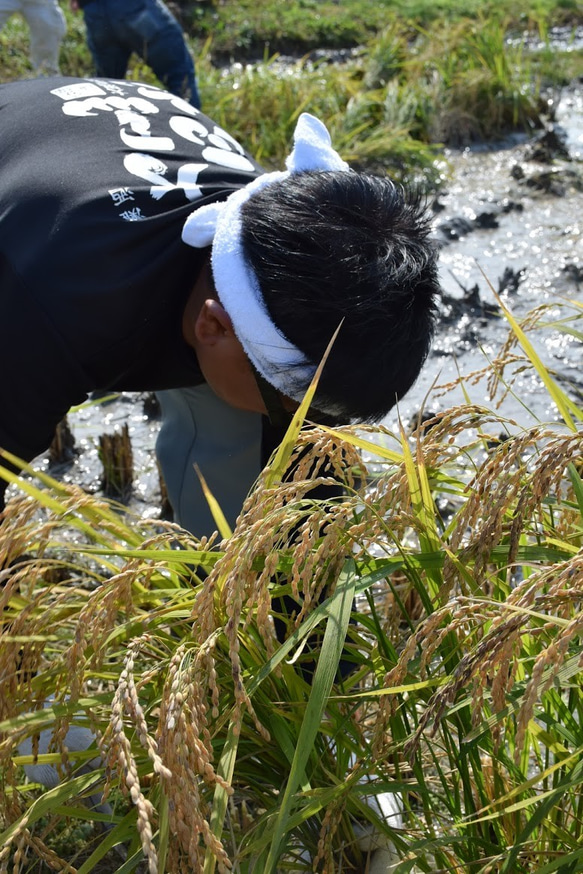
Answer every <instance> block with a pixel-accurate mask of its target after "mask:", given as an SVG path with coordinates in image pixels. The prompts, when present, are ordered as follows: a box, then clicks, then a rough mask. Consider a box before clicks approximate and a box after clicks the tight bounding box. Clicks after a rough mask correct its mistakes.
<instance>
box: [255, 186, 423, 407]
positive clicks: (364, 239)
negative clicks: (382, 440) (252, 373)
mask: <svg viewBox="0 0 583 874" xmlns="http://www.w3.org/2000/svg"><path fill="white" fill-rule="evenodd" d="M241 215H242V243H243V251H244V255H245V258H246V259H247V261H248V263H249V264H250V266H251V267H252V269H253V271H254V273H255V275H256V277H257V280H258V282H259V286H260V288H261V292H262V295H263V299H264V301H265V305H266V307H267V309H268V311H269V314H270V316H271V318H272V319H273V321H274V322H275V324H276V325H277V326H278V328H279V329H280V331H281V332H282V333H283V334H284V335H285V336H286V337H287V339H288V340H289V341H290V342H292V343H293V344H294V345H295V346H297V347H298V349H300V350H301V351H302V352H303V353H304V355H306V356H307V358H308V359H309V360H310V361H311V362H313V363H314V364H318V363H319V362H320V360H321V358H322V356H323V354H324V352H325V349H326V347H327V345H328V343H329V342H330V339H331V337H332V335H333V334H334V332H335V331H336V329H337V328H338V325H339V324H340V322H342V326H341V328H340V332H339V334H338V337H337V338H336V341H335V343H334V346H333V348H332V351H331V353H330V356H329V358H328V360H327V362H326V364H325V366H324V371H323V373H322V377H321V379H320V382H319V384H318V389H317V393H316V397H315V400H314V406H315V407H316V408H318V403H320V405H321V407H322V408H323V409H326V408H327V409H334V411H335V414H336V418H337V420H338V421H344V422H348V421H360V422H374V421H378V420H379V419H381V418H383V416H385V415H386V414H387V412H388V411H389V410H390V409H391V407H392V406H393V405H394V404H395V402H396V401H397V400H398V399H399V398H401V397H403V395H404V394H405V393H406V392H407V391H408V390H409V388H410V387H411V386H412V384H413V383H414V382H415V380H416V378H417V376H418V374H419V371H420V369H421V366H422V365H423V362H424V361H425V358H426V357H427V354H428V351H429V347H430V343H431V339H432V337H433V332H434V327H435V320H436V298H437V296H438V294H439V291H440V289H439V283H438V278H437V263H436V262H437V251H438V250H437V246H436V244H435V243H434V242H433V241H432V240H431V239H430V222H429V216H428V211H427V208H426V206H425V205H424V203H423V199H422V197H421V196H420V195H419V194H418V193H411V194H409V195H406V192H405V189H404V188H403V187H401V186H397V185H395V184H394V183H393V182H392V181H391V180H389V179H388V178H383V177H381V176H372V175H368V174H364V173H356V172H352V171H350V172H343V171H325V172H305V173H298V174H293V175H291V176H289V177H287V178H286V179H284V180H281V181H278V182H275V183H273V184H271V185H268V186H266V187H265V188H263V189H261V190H260V191H258V192H256V193H255V194H253V196H252V197H250V198H249V200H248V201H247V202H246V203H245V204H244V205H243V207H242V210H241Z"/></svg>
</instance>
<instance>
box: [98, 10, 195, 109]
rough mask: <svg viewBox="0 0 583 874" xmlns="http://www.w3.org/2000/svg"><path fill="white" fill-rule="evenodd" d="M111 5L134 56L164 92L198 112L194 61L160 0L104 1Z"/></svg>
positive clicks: (179, 30)
mask: <svg viewBox="0 0 583 874" xmlns="http://www.w3.org/2000/svg"><path fill="white" fill-rule="evenodd" d="M108 2H109V5H110V8H111V4H113V3H115V4H116V8H117V10H118V12H117V16H118V21H119V26H120V27H123V29H124V35H125V39H126V40H127V41H128V43H131V45H132V49H133V51H134V52H136V54H138V55H140V57H141V58H143V60H144V61H145V62H146V63H147V64H148V66H149V67H150V68H151V69H152V71H153V72H154V73H155V75H156V76H157V77H158V79H159V80H160V82H162V84H163V85H164V87H165V88H167V89H168V91H171V92H172V93H173V94H177V95H178V96H179V97H183V98H184V99H185V100H187V101H188V102H189V103H190V104H192V106H195V107H196V108H197V109H200V97H199V93H198V87H197V83H196V74H195V69H194V61H193V59H192V56H191V54H190V52H189V50H188V46H187V45H186V42H185V39H184V34H183V33H182V29H181V27H180V25H179V23H178V21H177V20H176V18H174V16H173V15H172V13H171V12H170V10H169V9H168V8H167V7H166V6H165V5H164V3H162V2H161V0H133V2H132V0H124V2H121V3H120V2H119V0H108Z"/></svg>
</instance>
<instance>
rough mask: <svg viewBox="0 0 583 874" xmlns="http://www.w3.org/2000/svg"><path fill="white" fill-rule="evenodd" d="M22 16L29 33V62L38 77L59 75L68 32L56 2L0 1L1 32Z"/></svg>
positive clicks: (53, 0)
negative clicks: (65, 37)
mask: <svg viewBox="0 0 583 874" xmlns="http://www.w3.org/2000/svg"><path fill="white" fill-rule="evenodd" d="M16 12H20V14H21V15H22V17H23V18H24V19H25V21H26V23H27V24H28V27H29V29H30V62H31V64H32V68H33V70H34V72H35V74H36V75H37V76H57V75H58V74H59V51H60V48H61V42H62V40H63V37H64V36H65V33H66V32H67V24H66V21H65V16H64V14H63V10H62V9H61V7H60V6H59V4H58V3H57V0H0V30H1V29H2V28H3V27H4V25H5V24H6V22H7V21H8V19H9V18H10V16H11V15H14V13H16Z"/></svg>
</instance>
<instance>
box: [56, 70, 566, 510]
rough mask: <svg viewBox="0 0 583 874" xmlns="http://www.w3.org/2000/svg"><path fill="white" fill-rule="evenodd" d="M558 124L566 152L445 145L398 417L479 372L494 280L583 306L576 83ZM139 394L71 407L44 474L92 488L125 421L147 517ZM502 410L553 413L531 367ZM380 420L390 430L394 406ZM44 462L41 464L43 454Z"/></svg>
mask: <svg viewBox="0 0 583 874" xmlns="http://www.w3.org/2000/svg"><path fill="white" fill-rule="evenodd" d="M556 124H558V125H560V126H561V128H562V129H563V131H564V146H565V147H566V154H568V157H566V154H565V155H563V156H561V155H560V154H558V155H557V154H556V152H555V154H554V155H553V156H549V155H547V156H546V159H545V156H544V155H542V158H543V159H544V160H541V155H539V156H538V158H537V157H536V155H533V145H532V143H528V142H527V141H526V139H524V138H523V139H521V138H514V139H513V140H512V141H509V142H506V143H504V144H501V145H500V146H499V147H496V148H494V149H484V148H473V149H466V150H464V151H457V152H456V151H448V152H447V153H446V154H445V156H444V158H445V161H444V168H443V170H444V173H446V172H447V173H448V177H449V182H448V185H447V188H446V190H445V191H444V193H442V194H441V195H440V196H439V198H438V200H437V202H436V205H435V233H436V236H437V237H438V238H439V240H440V241H441V243H442V250H441V256H440V265H441V267H440V269H441V280H442V284H443V289H444V301H443V305H442V308H441V309H442V316H441V322H440V327H439V331H438V334H437V337H436V342H435V346H434V350H433V353H432V355H431V357H430V359H429V361H428V362H427V365H426V367H425V369H424V371H423V374H422V376H421V377H420V379H419V380H418V382H417V384H416V385H415V387H414V388H413V389H412V391H411V392H410V393H409V395H408V396H407V398H405V399H404V401H403V402H402V403H401V405H400V411H399V412H400V415H401V418H402V419H403V420H405V421H407V420H408V419H409V418H410V417H411V416H412V415H414V414H416V413H417V412H418V410H419V409H420V407H421V406H422V404H424V403H425V405H426V407H427V408H428V409H430V410H439V409H440V408H444V407H447V406H451V404H452V403H457V402H461V400H462V393H461V390H457V391H454V392H453V393H451V394H450V395H448V397H447V398H440V397H438V396H437V395H436V393H435V392H434V393H433V395H432V396H431V397H430V398H429V399H428V400H426V395H427V392H428V390H429V388H430V386H431V385H432V384H433V383H434V382H435V381H437V382H438V383H444V382H449V381H451V380H454V379H455V378H456V376H457V372H458V370H459V371H460V372H461V373H463V374H467V373H470V372H472V371H475V370H478V369H481V368H482V367H483V366H484V364H485V360H486V359H485V356H489V355H493V354H495V353H496V351H497V350H498V348H499V347H500V344H501V342H502V340H503V337H504V336H505V334H506V331H507V328H506V324H505V322H504V320H503V319H501V318H500V317H499V311H498V307H497V304H496V300H495V296H494V294H493V292H492V288H493V289H494V290H495V291H497V292H498V291H499V292H500V295H501V298H502V300H503V301H504V303H505V304H506V305H507V306H508V307H509V308H510V309H511V310H512V312H513V313H514V314H515V315H516V316H518V317H522V316H524V315H525V314H526V313H528V312H529V311H530V310H532V309H533V308H534V307H536V306H538V305H541V304H553V303H556V302H557V301H559V300H560V299H562V298H571V299H573V300H577V301H579V302H582V303H583V87H579V88H578V90H571V91H569V92H568V93H565V94H564V95H563V96H562V98H561V101H560V104H559V106H558V110H557V119H556ZM537 185H538V186H539V187H536V186H537ZM536 345H537V349H538V351H539V353H540V354H541V357H542V358H543V359H544V360H545V362H546V363H547V364H548V365H549V366H551V367H552V368H553V369H554V370H556V372H557V374H558V375H559V377H560V378H569V379H572V380H575V382H576V383H578V385H579V386H580V387H581V388H583V373H582V372H581V371H582V360H581V359H582V355H581V344H580V343H579V342H577V341H576V340H575V339H574V338H573V337H569V336H568V335H565V334H560V333H558V332H556V331H555V332H552V331H550V332H547V333H546V334H545V335H544V336H542V337H541V338H539V339H538V340H537V343H536ZM469 390H470V395H471V398H472V400H473V401H475V402H476V403H481V404H484V405H486V406H492V405H493V402H492V401H491V399H489V398H488V396H487V393H486V387H485V385H483V384H478V385H477V386H473V387H471V388H470V389H469ZM143 402H144V396H140V395H132V394H124V395H122V396H121V397H119V398H118V399H117V400H115V401H114V402H111V403H107V404H104V405H101V406H91V407H88V408H86V409H83V410H81V411H79V412H77V413H75V414H73V415H70V417H69V422H70V425H71V427H72V429H73V432H74V435H75V438H76V445H77V450H78V453H77V455H76V457H75V459H74V461H73V462H72V463H70V464H68V465H65V466H61V467H60V468H53V470H52V472H53V473H54V474H56V475H58V476H59V477H62V478H64V479H67V480H70V481H73V482H76V483H78V484H80V485H82V486H83V487H84V488H85V489H87V490H89V491H92V492H99V490H100V476H101V466H100V463H99V461H98V457H97V449H96V446H97V442H98V438H99V435H100V434H102V433H104V432H106V433H112V432H113V431H115V430H116V429H119V428H120V427H121V426H122V424H123V423H124V422H127V423H128V425H129V429H130V435H131V439H132V447H133V452H134V466H135V472H136V477H135V487H134V495H133V498H132V500H131V506H132V508H133V509H135V510H136V511H137V512H140V513H143V514H147V515H149V516H154V517H155V516H157V514H158V507H159V480H158V473H157V468H156V463H155V458H154V452H153V447H154V442H155V437H156V434H157V431H158V428H159V422H158V421H157V420H156V419H155V418H152V417H151V415H149V414H148V412H147V410H145V409H144V403H143ZM502 412H503V413H504V414H505V415H507V416H510V417H512V418H514V419H515V420H516V421H517V422H518V423H519V424H520V425H526V424H530V423H532V422H533V420H534V419H537V418H538V419H540V420H543V421H548V420H553V419H556V418H557V414H556V411H555V409H554V408H553V406H552V405H551V404H549V401H548V397H547V395H546V393H545V391H544V389H542V387H541V384H540V382H539V380H538V379H536V378H534V377H530V376H529V377H523V378H522V379H521V380H520V381H519V382H518V384H517V386H516V396H514V397H513V396H510V397H508V398H507V400H506V402H505V404H504V406H503V408H502ZM385 424H386V425H387V426H388V427H390V428H395V429H396V426H397V415H396V413H392V414H391V415H390V416H389V417H388V418H387V420H386V422H385ZM41 464H42V466H43V467H44V468H45V469H47V467H48V462H47V460H46V459H44V460H43V461H42V462H41Z"/></svg>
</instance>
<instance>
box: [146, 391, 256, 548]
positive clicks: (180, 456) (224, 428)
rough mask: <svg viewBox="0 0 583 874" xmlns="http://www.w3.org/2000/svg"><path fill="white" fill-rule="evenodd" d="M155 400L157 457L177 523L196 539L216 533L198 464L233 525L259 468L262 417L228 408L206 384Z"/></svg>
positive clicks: (165, 394) (169, 392)
mask: <svg viewBox="0 0 583 874" xmlns="http://www.w3.org/2000/svg"><path fill="white" fill-rule="evenodd" d="M157 397H158V400H159V401H160V407H161V410H162V428H161V430H160V434H159V435H158V440H157V442H156V453H157V455H158V461H159V463H160V468H161V471H162V475H163V477H164V482H165V484H166V488H167V490H168V497H169V499H170V503H171V504H172V508H173V510H174V517H175V521H176V522H178V524H179V525H181V526H182V527H183V528H186V529H187V530H188V531H190V532H191V533H192V534H194V535H195V536H196V537H202V536H203V535H207V536H208V535H210V534H211V533H212V532H213V531H215V530H216V525H215V523H214V520H213V518H212V514H211V512H210V510H209V507H208V504H207V501H206V498H205V496H204V494H203V491H202V489H201V485H200V480H199V478H198V475H197V473H196V471H195V469H194V465H195V464H196V465H197V466H198V468H199V470H200V472H201V474H202V475H203V477H204V479H205V481H206V483H207V485H208V487H209V489H210V490H211V492H212V494H213V495H214V497H215V498H216V500H217V501H218V503H219V506H220V507H221V510H222V511H223V513H224V515H225V517H226V519H227V521H228V522H229V524H230V525H231V526H234V524H235V520H236V519H237V516H238V515H239V513H240V512H241V507H242V505H243V501H244V500H245V498H246V497H247V495H248V493H249V491H250V489H251V487H252V485H253V483H254V482H255V480H256V479H257V476H258V475H259V473H260V470H261V418H262V417H261V416H260V415H259V414H258V413H248V412H245V411H244V410H236V409H234V408H233V407H230V406H229V405H228V404H226V403H225V402H224V401H221V400H220V399H219V398H218V397H217V396H216V395H215V394H214V392H213V391H212V390H211V389H210V388H209V387H208V385H206V384H205V385H200V386H196V387H195V388H184V389H171V390H169V391H161V392H158V393H157Z"/></svg>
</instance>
